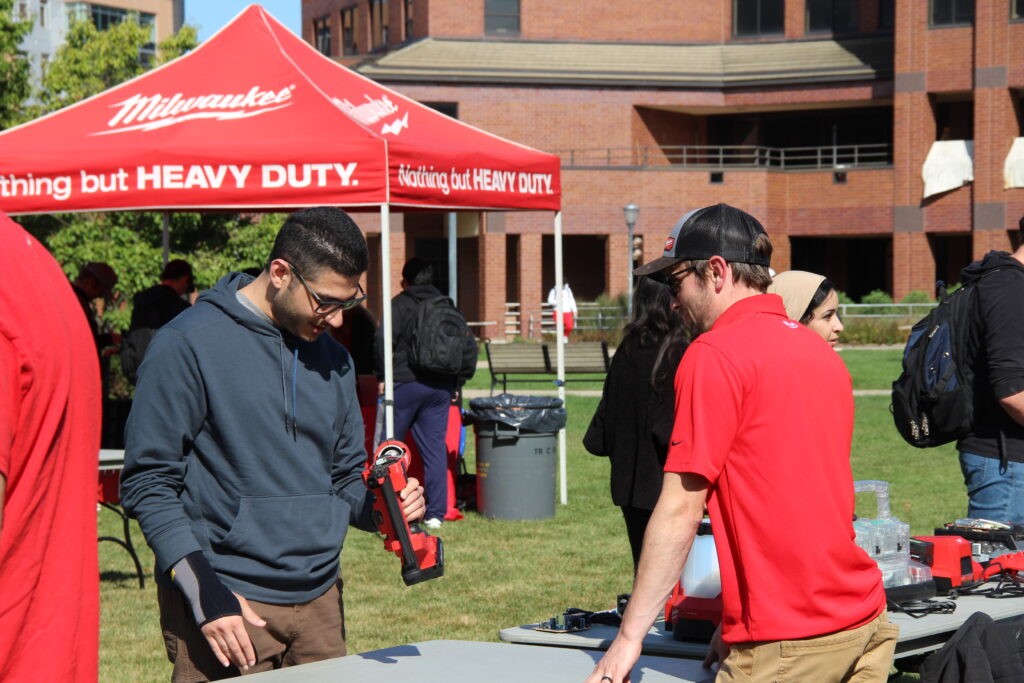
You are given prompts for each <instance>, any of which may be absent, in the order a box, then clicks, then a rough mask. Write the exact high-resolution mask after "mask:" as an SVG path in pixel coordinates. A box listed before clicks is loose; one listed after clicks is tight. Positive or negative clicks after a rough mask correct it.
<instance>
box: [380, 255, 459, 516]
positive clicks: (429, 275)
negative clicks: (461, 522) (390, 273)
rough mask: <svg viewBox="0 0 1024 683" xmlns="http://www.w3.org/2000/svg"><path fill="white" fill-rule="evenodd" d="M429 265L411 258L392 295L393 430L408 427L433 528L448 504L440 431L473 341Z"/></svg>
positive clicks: (397, 432)
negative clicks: (418, 458)
mask: <svg viewBox="0 0 1024 683" xmlns="http://www.w3.org/2000/svg"><path fill="white" fill-rule="evenodd" d="M433 281H434V269H433V267H432V266H431V265H430V264H429V263H428V262H427V261H425V260H424V259H421V258H417V257H413V258H411V259H409V260H408V261H407V262H406V264H405V266H403V267H402V283H401V284H402V291H401V292H400V293H399V294H398V296H396V297H394V298H393V299H392V300H391V345H392V372H393V373H394V374H393V381H394V385H395V389H394V411H395V412H394V429H395V431H394V434H391V435H389V436H390V437H392V438H396V439H404V438H405V435H406V433H407V432H410V431H411V432H412V436H413V438H414V439H415V440H416V446H417V447H418V448H419V452H420V455H421V456H422V458H423V493H424V497H425V498H426V502H427V512H426V515H425V516H424V520H425V521H424V525H425V526H426V527H427V528H430V529H438V528H440V527H441V523H442V522H443V520H444V517H445V512H446V510H447V507H448V454H447V451H446V447H445V435H446V434H447V431H448V413H449V406H450V405H451V402H452V397H453V396H455V393H456V391H457V390H458V388H459V387H461V386H462V385H463V384H464V383H465V382H466V380H467V379H469V378H470V377H472V376H473V372H474V371H475V370H476V356H477V346H476V339H475V337H473V334H472V332H471V331H470V329H469V326H468V325H467V324H466V320H465V318H464V317H463V316H462V314H461V313H460V312H459V311H458V309H456V308H455V306H454V305H453V304H452V301H451V299H449V298H448V297H446V296H444V295H443V294H441V292H440V290H438V289H437V287H435V286H434V284H433ZM375 341H376V365H377V379H378V380H380V381H381V385H380V391H381V393H383V392H384V385H383V381H384V367H383V366H384V363H383V358H384V328H383V326H381V327H378V328H377V336H376V340H375Z"/></svg>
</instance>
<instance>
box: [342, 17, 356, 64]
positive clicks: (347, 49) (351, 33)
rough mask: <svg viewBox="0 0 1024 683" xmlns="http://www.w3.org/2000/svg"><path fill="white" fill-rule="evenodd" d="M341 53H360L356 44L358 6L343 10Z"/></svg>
mask: <svg viewBox="0 0 1024 683" xmlns="http://www.w3.org/2000/svg"><path fill="white" fill-rule="evenodd" d="M341 54H343V55H354V54H359V46H358V45H357V44H356V8H355V7H346V8H345V9H343V10H341Z"/></svg>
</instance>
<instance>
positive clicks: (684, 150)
mask: <svg viewBox="0 0 1024 683" xmlns="http://www.w3.org/2000/svg"><path fill="white" fill-rule="evenodd" d="M555 153H556V154H558V155H559V156H560V157H561V158H562V167H563V168H611V167H622V168H627V167H628V168H664V167H666V166H669V167H675V168H714V169H721V168H767V169H780V170H791V169H799V170H807V169H818V170H821V169H835V170H844V169H849V168H871V167H876V168H877V167H886V166H891V165H892V157H893V153H892V145H891V144H888V143H874V144H866V145H831V146H827V147H762V146H757V145H661V146H651V145H647V146H637V147H599V148H593V149H568V150H561V151H557V150H556V152H555Z"/></svg>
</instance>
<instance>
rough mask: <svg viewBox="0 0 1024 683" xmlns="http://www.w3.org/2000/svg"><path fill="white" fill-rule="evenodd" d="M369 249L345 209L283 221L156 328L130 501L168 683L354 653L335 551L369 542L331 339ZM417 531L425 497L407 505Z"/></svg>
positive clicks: (366, 504)
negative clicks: (355, 537) (169, 669)
mask: <svg viewBox="0 0 1024 683" xmlns="http://www.w3.org/2000/svg"><path fill="white" fill-rule="evenodd" d="M367 262H368V255H367V249H366V241H365V239H364V237H363V235H362V233H361V232H360V231H359V228H358V227H357V226H356V224H355V223H354V222H352V219H351V218H349V216H348V215H347V214H345V213H344V212H343V211H341V210H339V209H335V208H314V209H304V210H302V211H298V212H296V213H294V214H292V215H291V216H289V217H288V219H287V220H286V221H285V224H284V225H283V226H282V228H281V230H280V232H279V233H278V235H277V239H276V241H275V243H274V247H273V250H272V251H271V254H270V258H269V259H268V260H267V265H266V267H265V268H264V270H263V271H262V272H261V273H260V274H259V275H258V276H257V277H256V278H255V279H254V278H252V277H251V276H248V275H244V274H241V273H231V274H229V275H227V276H225V277H224V278H222V279H221V280H220V281H219V282H218V283H217V284H216V285H215V286H214V287H213V288H212V289H210V290H208V291H206V292H204V293H203V294H202V296H200V297H199V300H198V301H197V302H196V304H195V305H194V306H193V307H192V308H190V309H189V310H187V311H185V312H184V313H182V314H181V315H179V316H178V317H177V318H175V319H174V320H173V321H171V322H170V323H168V324H167V325H165V326H164V327H162V328H161V329H160V331H159V332H158V333H157V334H156V336H155V337H154V338H153V341H152V342H151V344H150V346H149V349H148V351H147V353H146V357H145V359H144V360H143V363H142V366H141V368H140V370H139V382H138V386H137V389H136V393H135V401H134V404H133V407H132V412H131V415H130V416H129V419H128V424H127V428H126V444H125V468H124V472H123V476H122V483H121V492H122V502H123V504H124V506H125V509H126V510H127V511H128V512H129V514H131V515H132V516H133V517H135V518H136V519H138V521H139V525H140V526H141V528H142V532H143V534H144V535H145V537H146V540H147V542H148V543H149V545H150V547H151V548H152V549H153V552H154V554H155V555H156V564H157V570H156V575H157V583H158V599H159V603H160V621H161V628H162V629H163V632H164V641H165V644H166V646H167V654H168V657H169V658H170V659H171V661H172V662H174V673H173V675H172V680H175V681H202V680H213V679H217V678H224V677H228V676H233V675H237V673H238V672H239V670H240V671H242V672H245V673H252V672H255V671H264V670H268V669H273V668H279V667H283V666H290V665H294V664H302V663H306V662H312V661H317V660H321V659H326V658H329V657H340V656H343V655H344V654H345V640H344V622H343V607H342V596H341V581H340V579H339V577H338V571H339V553H340V551H341V546H342V542H343V540H344V538H345V533H346V531H347V529H348V527H349V525H350V524H351V525H354V526H356V527H358V528H361V529H364V530H367V531H372V530H373V524H372V521H371V517H370V509H371V505H372V498H371V497H370V495H369V494H368V493H367V491H366V488H365V486H364V484H363V482H362V478H361V472H362V469H363V466H364V463H365V460H366V453H365V451H364V446H363V443H364V436H363V424H362V418H361V416H360V412H359V405H358V401H357V400H356V390H355V370H354V367H353V364H352V360H351V358H350V356H349V355H348V353H347V352H346V351H345V350H344V348H343V347H342V346H340V345H339V344H338V343H336V342H335V341H334V340H333V339H331V338H330V335H327V334H324V332H326V331H327V329H328V328H329V327H337V326H339V325H341V322H342V317H343V316H344V311H345V310H346V309H348V308H351V307H353V306H356V305H358V304H359V302H361V301H362V300H363V299H365V297H366V295H365V294H364V292H363V290H362V288H361V287H360V285H359V279H360V277H361V276H362V274H363V273H364V272H365V271H366V267H367ZM401 495H402V498H403V500H404V509H405V513H406V515H407V516H408V517H409V518H410V519H413V520H415V519H419V518H421V517H422V516H423V511H424V503H423V492H422V488H421V487H420V486H419V483H418V482H416V481H415V480H410V483H409V486H408V487H407V488H406V489H405V490H404V491H403V492H402V494H401Z"/></svg>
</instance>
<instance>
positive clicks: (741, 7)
mask: <svg viewBox="0 0 1024 683" xmlns="http://www.w3.org/2000/svg"><path fill="white" fill-rule="evenodd" d="M785 5H786V3H785V0H733V6H732V17H733V31H732V32H733V35H734V36H763V35H772V34H779V33H784V32H785V28H786V12H785Z"/></svg>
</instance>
